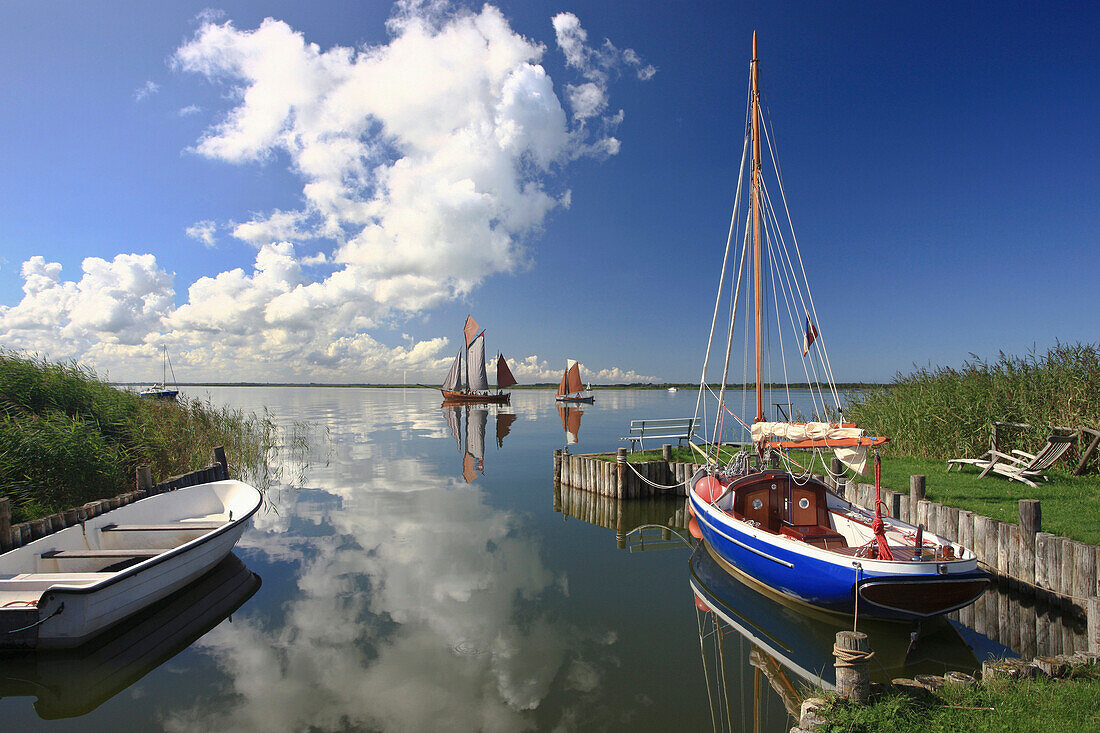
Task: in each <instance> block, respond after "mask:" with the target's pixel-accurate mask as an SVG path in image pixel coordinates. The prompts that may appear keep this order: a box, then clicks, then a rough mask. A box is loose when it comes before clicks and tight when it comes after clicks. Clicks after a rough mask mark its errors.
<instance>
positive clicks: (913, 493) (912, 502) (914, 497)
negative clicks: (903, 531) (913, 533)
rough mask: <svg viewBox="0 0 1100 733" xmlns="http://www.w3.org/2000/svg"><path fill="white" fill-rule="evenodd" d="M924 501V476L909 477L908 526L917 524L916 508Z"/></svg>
mask: <svg viewBox="0 0 1100 733" xmlns="http://www.w3.org/2000/svg"><path fill="white" fill-rule="evenodd" d="M923 499H924V476H920V475H915V476H910V477H909V511H910V512H912V514H910V515H909V516H910V520H909V523H910V524H916V523H917V506H918V505H919V504H920V502H921V500H923Z"/></svg>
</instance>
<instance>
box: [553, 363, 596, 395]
mask: <svg viewBox="0 0 1100 733" xmlns="http://www.w3.org/2000/svg"><path fill="white" fill-rule="evenodd" d="M586 391H587V392H588V394H584V392H586ZM557 400H558V402H587V403H590V404H591V403H593V402H595V401H596V398H595V396H593V395H592V385H588V389H587V390H586V389H585V387H584V384H583V383H582V382H581V365H580V364H578V363H577V362H576V361H574V360H572V359H566V361H565V373H564V374H562V375H561V384H559V385H558V397H557Z"/></svg>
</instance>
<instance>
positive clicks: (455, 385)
mask: <svg viewBox="0 0 1100 733" xmlns="http://www.w3.org/2000/svg"><path fill="white" fill-rule="evenodd" d="M478 328H479V326H478V325H477V321H475V320H474V317H473V316H466V325H465V326H464V327H463V329H462V333H463V336H464V339H463V340H464V341H465V344H466V346H465V349H464V350H465V352H466V379H465V385H463V380H462V350H460V351H459V352H458V355H457V356H455V360H454V361H453V362H451V368H450V369H449V370H448V371H447V377H446V378H445V379H444V380H443V385H442V386H441V387H440V389H439V391H440V392H442V393H443V400H444V402H466V403H470V402H489V403H499V404H506V403H508V402H509V401H510V400H511V399H512V395H511V393H510V392H505V391H504V389H505V388H507V387H511V386H512V385H514V384H516V378H515V377H513V376H512V370H511V369H509V368H508V362H507V361H506V360H505V359H504V355H503V354H499V355H498V357H497V391H496V392H495V393H494V392H491V391H490V390H489V379H488V377H487V376H486V374H485V332H484V331H482V332H481V333H478Z"/></svg>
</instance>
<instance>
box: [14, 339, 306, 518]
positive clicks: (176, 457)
mask: <svg viewBox="0 0 1100 733" xmlns="http://www.w3.org/2000/svg"><path fill="white" fill-rule="evenodd" d="M280 440H281V433H280V431H279V429H278V428H277V426H276V424H275V422H274V421H273V420H272V419H271V418H270V416H267V415H264V416H262V417H259V416H256V415H255V414H252V413H245V412H244V411H241V410H232V409H228V408H224V407H217V406H215V405H212V404H211V403H209V402H202V401H199V400H190V399H186V398H184V399H180V400H179V401H178V402H162V401H155V400H147V399H142V398H139V397H138V396H137V395H136V394H134V393H133V392H128V391H124V390H120V389H116V388H114V387H112V386H111V385H109V384H107V383H105V382H103V381H102V380H100V379H99V378H98V377H97V376H96V374H95V372H94V371H92V370H91V369H90V368H88V367H87V366H84V365H81V364H78V363H76V362H70V363H57V362H50V361H47V360H45V359H42V358H39V357H33V356H26V355H22V354H17V353H14V352H10V351H4V350H0V496H7V497H8V498H9V499H11V503H12V515H13V520H14V521H25V520H27V519H30V518H34V517H36V516H41V515H44V514H49V513H51V512H55V511H59V510H62V509H66V508H69V507H72V506H76V505H79V504H82V503H84V502H86V501H92V500H94V499H100V498H105V497H108V496H113V495H115V494H118V493H120V492H122V491H127V490H130V489H131V488H132V487H133V482H134V469H135V468H136V467H137V466H139V465H149V466H151V467H152V469H153V475H154V477H156V478H158V479H159V478H163V477H166V476H169V475H173V474H179V473H185V472H187V471H191V470H194V469H197V468H201V467H202V466H205V465H207V464H208V463H209V461H210V453H211V449H212V448H213V447H214V446H216V445H222V446H224V447H225V450H226V453H227V455H228V457H229V461H230V464H231V468H232V470H233V471H234V474H235V475H237V476H240V477H241V478H243V479H244V480H249V481H252V482H253V483H257V484H259V485H261V486H263V485H266V483H268V482H269V481H270V480H272V479H273V478H275V477H274V476H273V475H272V469H271V468H270V467H269V466H270V459H271V457H272V453H273V452H274V451H277V450H279V449H280V448H281V447H282V444H281V442H280ZM295 440H301V439H300V438H295Z"/></svg>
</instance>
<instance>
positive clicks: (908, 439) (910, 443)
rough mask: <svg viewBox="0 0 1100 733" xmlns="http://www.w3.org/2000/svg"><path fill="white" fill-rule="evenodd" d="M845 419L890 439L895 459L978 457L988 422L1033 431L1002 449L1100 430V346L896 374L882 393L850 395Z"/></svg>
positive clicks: (984, 443)
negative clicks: (1064, 431)
mask: <svg viewBox="0 0 1100 733" xmlns="http://www.w3.org/2000/svg"><path fill="white" fill-rule="evenodd" d="M845 417H847V418H850V419H854V420H855V422H856V423H858V424H859V426H860V427H862V428H865V429H867V430H868V432H871V433H874V434H876V435H887V436H889V437H890V443H889V445H888V448H889V452H890V453H893V454H895V455H906V456H914V457H919V458H956V457H959V456H978V455H980V454H981V453H982V452H984V451H985V450H986V449H987V448H988V447H989V438H990V430H991V426H992V424H993V422H1011V423H1026V424H1029V425H1032V426H1033V427H1032V428H1031V429H1030V430H1020V431H1017V432H1016V434H1015V435H1014V440H1015V441H1016V444H1015V445H1012V446H1008V447H1014V448H1015V447H1018V448H1023V449H1024V450H1030V451H1034V450H1035V449H1036V448H1037V447H1039V446H1041V445H1042V443H1043V440H1044V438H1045V437H1046V436H1047V435H1049V434H1050V426H1061V427H1068V428H1076V427H1077V426H1079V425H1086V426H1089V427H1093V428H1096V427H1100V344H1082V343H1077V344H1073V345H1066V344H1057V345H1055V346H1054V347H1052V348H1050V349H1049V350H1047V352H1046V353H1045V354H1038V353H1035V352H1034V351H1033V352H1030V353H1028V354H1027V356H1024V357H1017V356H1011V355H1008V354H1005V353H1004V352H1001V353H1000V354H999V355H998V358H997V359H996V360H995V361H984V360H982V359H981V358H979V357H977V356H973V355H972V358H971V360H969V361H967V362H964V363H963V365H962V367H960V368H959V369H953V368H951V367H935V368H920V369H917V370H916V371H914V372H913V373H911V374H908V375H901V374H899V375H898V376H897V377H896V378H895V379H894V382H893V383H892V384H890V385H889V386H887V387H883V388H878V389H872V390H869V391H867V392H864V393H862V394H859V395H856V396H855V397H854V399H853V401H852V402H851V403H850V404H849V405H848V408H847V409H846V410H845ZM1002 450H1003V447H1002ZM1072 454H1073V451H1070V452H1069V455H1068V457H1069V458H1072Z"/></svg>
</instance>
